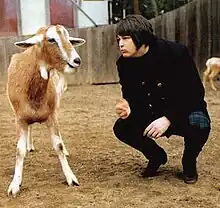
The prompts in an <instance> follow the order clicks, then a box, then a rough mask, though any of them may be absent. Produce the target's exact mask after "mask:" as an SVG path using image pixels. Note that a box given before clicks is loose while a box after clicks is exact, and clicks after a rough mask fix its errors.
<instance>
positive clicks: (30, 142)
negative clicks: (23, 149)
mask: <svg viewBox="0 0 220 208" xmlns="http://www.w3.org/2000/svg"><path fill="white" fill-rule="evenodd" d="M27 150H28V152H32V151H34V150H35V148H34V140H33V138H32V136H31V125H29V126H28V136H27Z"/></svg>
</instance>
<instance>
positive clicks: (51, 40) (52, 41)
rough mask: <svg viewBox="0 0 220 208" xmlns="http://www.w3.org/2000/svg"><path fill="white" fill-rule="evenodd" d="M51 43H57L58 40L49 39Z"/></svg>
mask: <svg viewBox="0 0 220 208" xmlns="http://www.w3.org/2000/svg"><path fill="white" fill-rule="evenodd" d="M48 42H49V43H56V40H55V39H54V38H51V39H48Z"/></svg>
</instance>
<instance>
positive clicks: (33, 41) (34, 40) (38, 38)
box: [14, 35, 43, 49]
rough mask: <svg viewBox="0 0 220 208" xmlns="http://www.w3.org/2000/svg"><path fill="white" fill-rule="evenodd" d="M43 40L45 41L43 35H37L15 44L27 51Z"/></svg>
mask: <svg viewBox="0 0 220 208" xmlns="http://www.w3.org/2000/svg"><path fill="white" fill-rule="evenodd" d="M42 40H43V35H35V36H33V37H31V38H29V39H27V40H24V41H18V42H15V43H14V44H15V45H16V46H17V47H19V48H23V49H26V48H29V47H31V46H33V45H35V44H38V43H40V42H41V41H42Z"/></svg>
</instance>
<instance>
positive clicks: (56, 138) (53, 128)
mask: <svg viewBox="0 0 220 208" xmlns="http://www.w3.org/2000/svg"><path fill="white" fill-rule="evenodd" d="M46 124H47V127H48V128H49V130H50V135H51V140H52V145H53V148H54V149H55V150H56V152H57V155H58V157H59V160H60V163H61V166H62V170H63V173H64V175H65V177H66V180H67V183H68V185H69V186H71V185H79V182H78V180H77V178H76V176H75V175H74V173H73V172H72V170H71V168H70V166H69V164H68V161H67V158H66V155H65V153H64V151H63V150H64V145H63V141H62V138H61V135H60V133H59V129H58V122H57V121H56V118H55V116H50V117H49V118H48V121H47V122H46Z"/></svg>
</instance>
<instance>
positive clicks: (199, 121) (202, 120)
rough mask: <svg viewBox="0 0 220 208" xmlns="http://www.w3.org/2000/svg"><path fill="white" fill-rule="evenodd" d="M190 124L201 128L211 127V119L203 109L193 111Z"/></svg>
mask: <svg viewBox="0 0 220 208" xmlns="http://www.w3.org/2000/svg"><path fill="white" fill-rule="evenodd" d="M189 124H190V125H192V126H199V127H200V129H204V128H209V127H210V121H209V119H208V118H207V116H206V115H205V114H204V113H203V112H202V111H196V112H192V113H191V114H190V115H189Z"/></svg>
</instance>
